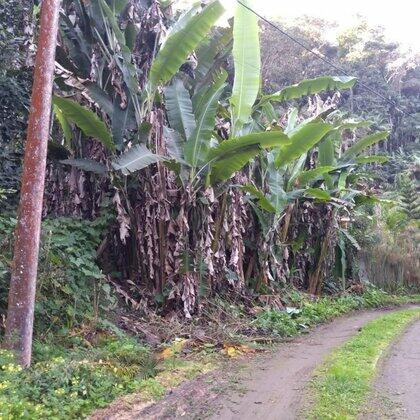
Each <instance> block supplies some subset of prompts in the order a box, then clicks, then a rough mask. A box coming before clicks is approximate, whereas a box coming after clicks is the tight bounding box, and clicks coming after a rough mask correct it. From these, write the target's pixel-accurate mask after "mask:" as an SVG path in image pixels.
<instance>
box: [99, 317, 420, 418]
mask: <svg viewBox="0 0 420 420" xmlns="http://www.w3.org/2000/svg"><path fill="white" fill-rule="evenodd" d="M387 312H389V311H386V310H375V311H365V312H358V313H356V314H352V315H350V316H347V317H343V318H340V319H337V320H335V321H333V322H331V323H328V324H325V325H322V326H319V327H317V328H315V329H314V330H313V331H311V332H310V333H309V334H307V335H302V336H300V337H298V338H296V339H294V340H293V341H291V342H289V343H283V344H281V345H279V346H278V347H276V349H275V350H274V351H273V352H270V353H269V354H266V355H263V356H256V357H254V358H251V359H246V360H244V361H243V364H244V366H243V368H242V369H240V368H238V364H237V363H236V364H235V362H232V363H231V364H229V363H226V365H225V366H224V368H223V369H220V370H217V371H214V372H212V373H210V374H206V375H203V376H201V377H199V378H198V379H196V380H193V381H190V382H187V383H184V384H183V385H181V386H180V387H178V388H176V389H174V390H172V391H171V392H170V393H169V394H168V395H167V396H166V397H165V398H164V399H163V400H161V401H159V402H157V403H155V404H152V405H148V406H146V407H145V406H144V404H140V405H136V404H135V403H133V402H132V403H131V404H129V405H128V406H127V405H124V404H120V403H118V402H117V403H116V404H113V405H111V407H109V408H108V409H105V410H99V411H98V412H97V413H96V415H94V416H92V419H95V420H96V419H113V420H117V419H118V420H128V419H149V420H150V419H156V420H157V419H159V420H161V419H207V418H211V419H217V420H220V419H221V420H251V419H252V420H259V419H264V420H288V419H300V418H302V416H301V415H300V413H301V409H302V404H303V402H307V395H306V391H305V387H306V385H307V384H308V381H309V380H310V378H311V375H312V373H313V371H314V369H315V368H316V367H317V366H318V365H319V364H320V363H322V361H323V359H324V358H325V357H326V356H327V355H328V354H329V353H331V351H333V350H334V349H335V348H336V347H338V346H340V345H341V344H343V343H345V342H346V341H348V340H349V339H350V338H351V337H352V336H354V335H355V334H356V333H357V332H358V331H359V330H360V328H361V327H363V326H364V325H365V324H366V323H367V322H369V321H371V320H373V319H375V318H377V317H379V316H381V315H383V314H385V313H387ZM416 372H417V373H416ZM379 385H380V387H381V392H385V391H386V392H387V393H388V394H390V395H391V397H392V399H393V401H395V402H398V403H399V404H401V407H403V408H399V411H398V413H397V416H396V417H395V416H394V415H393V416H391V418H395V419H410V420H411V419H420V405H419V404H420V391H419V389H420V386H419V385H420V322H418V323H417V324H416V325H413V326H412V327H410V329H409V330H408V331H407V333H406V335H405V336H404V337H403V338H402V340H401V341H400V342H399V343H398V344H396V345H395V346H394V347H393V350H392V353H391V357H390V358H389V360H388V361H387V363H386V366H385V367H384V371H383V373H382V375H381V376H380V380H379V382H378V387H379ZM375 405H377V407H375ZM383 409H384V406H383V404H382V403H378V401H377V400H376V399H375V401H374V407H373V410H372V411H371V412H370V413H371V414H374V413H375V412H376V413H378V412H379V411H381V412H382V410H383ZM385 411H386V410H385ZM394 411H395V410H394ZM401 413H403V414H404V416H405V417H404V416H401ZM363 418H372V417H369V416H367V417H363ZM374 418H375V417H374ZM376 418H378V417H376ZM380 418H383V417H380Z"/></svg>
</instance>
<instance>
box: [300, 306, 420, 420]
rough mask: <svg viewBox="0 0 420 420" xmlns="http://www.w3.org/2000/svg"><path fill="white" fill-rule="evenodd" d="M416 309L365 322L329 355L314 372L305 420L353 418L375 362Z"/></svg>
mask: <svg viewBox="0 0 420 420" xmlns="http://www.w3.org/2000/svg"><path fill="white" fill-rule="evenodd" d="M419 317H420V309H407V310H402V311H398V312H393V313H390V314H387V315H384V316H381V317H380V318H378V319H375V320H374V321H371V322H369V323H368V324H367V325H366V326H364V327H363V329H362V330H361V332H360V333H359V334H358V335H357V336H356V337H355V338H353V339H352V340H350V341H349V342H347V343H346V344H345V345H344V346H342V347H341V348H339V349H338V350H336V351H335V352H334V353H332V354H331V355H330V356H329V357H328V359H327V360H326V361H325V363H324V364H323V365H322V366H321V367H320V368H319V369H318V370H317V371H316V373H315V376H314V379H313V381H312V384H311V390H312V391H313V401H314V404H313V406H312V407H311V408H309V409H308V411H307V413H306V415H305V418H310V419H352V418H356V417H357V415H358V414H359V413H361V410H363V407H364V403H365V402H366V399H367V396H368V394H369V392H370V389H371V385H372V381H373V378H374V377H375V374H376V367H377V364H378V360H379V358H380V357H381V355H382V354H383V352H384V351H385V350H386V349H387V347H388V346H389V345H390V344H391V343H392V341H393V340H395V339H396V338H397V337H398V335H400V334H401V333H402V332H403V331H404V329H405V328H406V327H407V326H408V325H409V323H410V322H412V321H414V320H415V319H418V318H419Z"/></svg>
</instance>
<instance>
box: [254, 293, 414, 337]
mask: <svg viewBox="0 0 420 420" xmlns="http://www.w3.org/2000/svg"><path fill="white" fill-rule="evenodd" d="M408 303H420V295H411V296H396V295H391V294H388V293H386V292H384V291H382V290H380V289H377V288H374V287H372V288H369V289H367V290H366V291H365V292H364V293H363V294H361V295H355V294H347V295H343V296H339V297H327V296H326V297H322V298H320V299H318V300H316V301H312V300H310V299H308V298H307V297H305V296H304V295H302V294H295V295H294V296H292V299H291V300H290V302H289V304H288V306H290V307H289V311H288V312H287V311H278V310H275V309H265V310H263V311H261V312H260V313H258V314H257V316H256V318H255V319H254V320H253V321H252V324H253V325H254V326H256V327H258V328H260V329H261V330H262V331H263V332H264V333H267V334H272V335H274V336H278V337H293V336H295V335H297V334H298V333H300V332H302V331H305V330H306V329H307V328H308V327H311V326H314V325H318V324H321V323H323V322H327V321H330V320H331V319H334V318H337V317H339V316H341V315H344V314H347V313H350V312H352V311H355V310H359V309H374V308H383V307H392V306H399V305H404V304H408Z"/></svg>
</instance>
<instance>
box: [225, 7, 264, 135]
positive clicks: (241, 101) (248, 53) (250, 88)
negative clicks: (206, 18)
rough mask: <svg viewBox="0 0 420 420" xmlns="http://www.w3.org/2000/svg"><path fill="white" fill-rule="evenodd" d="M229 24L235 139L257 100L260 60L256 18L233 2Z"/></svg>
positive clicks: (231, 99) (231, 100)
mask: <svg viewBox="0 0 420 420" xmlns="http://www.w3.org/2000/svg"><path fill="white" fill-rule="evenodd" d="M233 25H234V26H233V60H234V66H235V76H234V82H233V89H232V97H231V98H230V103H231V105H232V132H233V135H234V136H235V135H237V133H238V132H239V130H240V129H241V128H242V126H243V125H244V124H245V123H247V122H248V120H249V117H250V116H251V113H252V107H253V105H254V103H255V100H256V99H257V95H258V91H259V89H260V74H261V71H260V69H261V57H260V41H259V27H258V18H257V16H256V15H255V14H253V13H252V12H251V11H250V10H248V9H246V8H245V7H243V6H242V5H240V4H239V3H237V4H236V9H235V17H234V24H233Z"/></svg>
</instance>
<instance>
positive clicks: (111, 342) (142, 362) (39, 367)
mask: <svg viewBox="0 0 420 420" xmlns="http://www.w3.org/2000/svg"><path fill="white" fill-rule="evenodd" d="M78 341H79V342H78ZM82 341H83V342H82ZM183 346H184V341H182V340H181V341H179V342H175V343H174V344H173V345H172V346H171V347H168V348H167V349H166V350H165V351H164V352H161V353H159V354H154V353H153V352H152V351H151V349H150V348H149V347H146V346H143V345H141V344H139V343H138V342H137V341H136V340H135V339H133V338H129V337H126V336H121V337H119V338H117V337H110V336H108V335H104V337H102V338H99V339H98V341H97V343H96V344H95V345H94V346H92V345H91V344H89V343H88V342H87V341H84V340H82V339H81V338H80V337H73V339H71V340H70V341H67V342H65V343H62V345H57V344H52V343H51V342H44V343H42V344H41V343H39V342H36V343H35V345H34V355H33V358H34V361H33V364H32V366H31V367H30V368H29V369H26V370H22V369H21V368H20V366H18V365H17V364H16V363H15V362H14V358H13V355H12V354H11V353H10V352H8V351H6V350H1V349H0V419H18V418H30V419H45V418H48V419H74V418H84V417H86V416H87V415H89V414H90V413H91V412H92V411H93V410H94V409H97V408H101V407H106V406H107V405H108V404H109V403H110V402H111V401H113V400H114V399H116V398H117V397H119V396H121V395H125V394H130V393H133V392H139V393H141V394H142V398H144V400H145V401H150V400H156V399H159V398H160V397H162V396H163V395H164V394H165V393H166V392H167V390H168V389H169V388H172V387H174V386H176V385H178V384H179V383H181V382H183V381H185V380H188V379H192V378H194V377H196V376H197V375H199V374H201V373H204V372H207V371H209V370H212V369H213V368H214V365H213V358H212V357H211V356H208V355H207V354H205V353H204V352H203V351H201V352H200V354H196V355H194V358H191V359H188V358H181V357H180V351H181V349H182V348H183Z"/></svg>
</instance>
